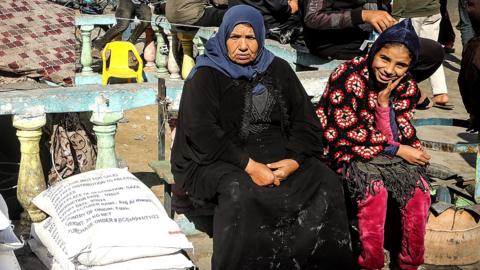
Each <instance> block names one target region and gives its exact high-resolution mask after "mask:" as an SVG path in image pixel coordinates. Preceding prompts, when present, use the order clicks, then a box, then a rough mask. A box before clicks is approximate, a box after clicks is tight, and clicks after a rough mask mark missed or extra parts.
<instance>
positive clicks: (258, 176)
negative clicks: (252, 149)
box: [245, 158, 280, 186]
mask: <svg viewBox="0 0 480 270" xmlns="http://www.w3.org/2000/svg"><path fill="white" fill-rule="evenodd" d="M245 172H247V173H248V175H249V176H250V178H252V181H253V182H254V183H255V184H257V185H259V186H269V185H272V184H274V185H276V186H278V185H280V182H279V181H278V183H275V176H274V175H273V172H272V170H270V169H269V168H268V167H267V165H265V164H262V163H259V162H256V161H255V160H253V159H251V158H250V159H249V160H248V163H247V167H245Z"/></svg>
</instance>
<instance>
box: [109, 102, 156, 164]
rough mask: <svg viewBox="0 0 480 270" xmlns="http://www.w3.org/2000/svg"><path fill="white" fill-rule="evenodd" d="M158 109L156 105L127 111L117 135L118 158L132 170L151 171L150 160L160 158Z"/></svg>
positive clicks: (119, 125)
mask: <svg viewBox="0 0 480 270" xmlns="http://www.w3.org/2000/svg"><path fill="white" fill-rule="evenodd" d="M157 114H158V110H157V106H156V105H152V106H147V107H142V108H138V109H135V110H130V111H126V112H125V117H124V120H122V121H121V123H119V124H118V130H117V135H116V137H115V143H116V145H115V149H116V152H117V158H118V159H120V160H122V161H124V162H126V165H127V166H128V168H129V171H130V172H151V171H152V170H151V169H150V168H149V167H148V161H150V160H155V159H158V144H157V141H158V120H157V119H158V118H157Z"/></svg>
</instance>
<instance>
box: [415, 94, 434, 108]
mask: <svg viewBox="0 0 480 270" xmlns="http://www.w3.org/2000/svg"><path fill="white" fill-rule="evenodd" d="M431 107H432V102H431V101H430V99H429V98H428V97H426V98H425V99H424V100H423V101H422V102H421V103H417V106H416V107H415V109H417V110H428V109H430V108H431Z"/></svg>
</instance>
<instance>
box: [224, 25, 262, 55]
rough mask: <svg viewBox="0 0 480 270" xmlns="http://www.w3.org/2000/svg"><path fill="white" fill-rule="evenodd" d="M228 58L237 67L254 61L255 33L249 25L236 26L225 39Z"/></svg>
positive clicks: (256, 47) (255, 53) (255, 52)
mask: <svg viewBox="0 0 480 270" xmlns="http://www.w3.org/2000/svg"><path fill="white" fill-rule="evenodd" d="M227 51H228V58H230V60H232V61H233V62H235V63H237V64H239V65H246V64H249V63H251V62H253V61H254V60H255V58H256V57H257V51H258V42H257V39H256V38H255V32H254V31H253V28H252V27H251V26H250V25H249V24H237V26H235V28H233V30H232V32H231V33H230V36H229V37H228V39H227Z"/></svg>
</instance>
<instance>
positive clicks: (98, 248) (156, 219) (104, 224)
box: [31, 169, 193, 270]
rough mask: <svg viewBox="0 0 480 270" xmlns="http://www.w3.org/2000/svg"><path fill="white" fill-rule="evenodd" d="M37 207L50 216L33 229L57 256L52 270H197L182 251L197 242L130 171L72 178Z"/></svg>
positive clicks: (47, 193) (38, 200)
mask: <svg viewBox="0 0 480 270" xmlns="http://www.w3.org/2000/svg"><path fill="white" fill-rule="evenodd" d="M33 203H34V204H35V205H36V206H37V207H38V208H40V209H41V210H42V211H44V212H45V213H47V214H48V215H49V217H48V218H47V219H46V220H44V221H42V222H40V223H35V224H33V225H32V236H33V237H34V239H33V240H35V238H37V239H38V240H39V242H41V244H42V245H43V246H45V247H46V248H47V249H48V251H49V253H50V254H52V255H53V261H52V263H51V269H55V270H74V269H76V270H84V269H92V270H129V269H131V270H157V269H187V268H190V267H193V264H192V262H191V261H190V260H188V259H187V258H186V257H185V256H184V255H183V254H182V253H181V251H182V249H191V248H192V244H191V243H190V242H189V241H188V240H187V238H186V236H185V235H184V234H183V233H182V231H181V230H180V228H179V227H178V225H177V224H176V223H175V222H174V221H173V220H172V219H170V218H169V217H168V216H167V213H166V211H165V209H164V208H163V206H162V205H161V203H160V202H159V201H158V199H157V198H156V197H155V195H154V194H153V193H152V192H151V191H150V189H149V188H148V187H146V186H145V185H144V184H143V183H142V182H141V181H140V180H138V179H137V178H136V177H135V176H133V175H132V174H130V173H129V172H128V171H126V170H123V169H101V170H95V171H90V172H86V173H82V174H78V175H75V176H72V177H70V178H67V179H65V180H64V181H60V182H58V183H56V184H55V185H53V186H51V187H49V188H48V189H47V190H45V191H44V192H42V193H41V194H39V195H38V196H37V197H35V198H34V200H33ZM31 244H32V243H31ZM33 244H34V245H35V244H38V243H36V242H35V241H33ZM31 246H32V245H31ZM32 250H34V251H35V250H40V249H39V248H38V247H35V248H34V247H32ZM44 263H45V262H44Z"/></svg>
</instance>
